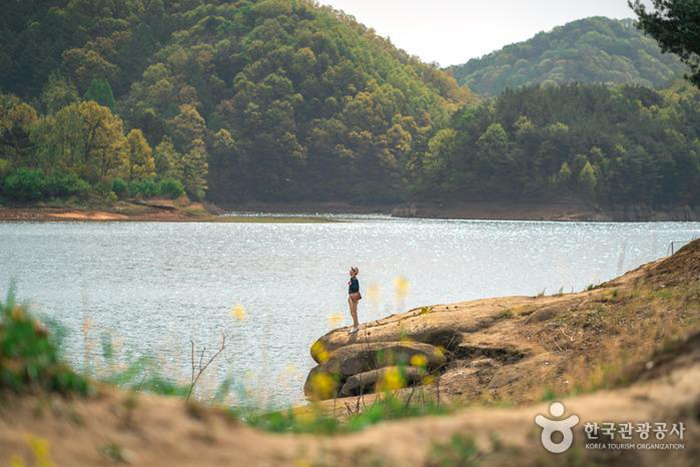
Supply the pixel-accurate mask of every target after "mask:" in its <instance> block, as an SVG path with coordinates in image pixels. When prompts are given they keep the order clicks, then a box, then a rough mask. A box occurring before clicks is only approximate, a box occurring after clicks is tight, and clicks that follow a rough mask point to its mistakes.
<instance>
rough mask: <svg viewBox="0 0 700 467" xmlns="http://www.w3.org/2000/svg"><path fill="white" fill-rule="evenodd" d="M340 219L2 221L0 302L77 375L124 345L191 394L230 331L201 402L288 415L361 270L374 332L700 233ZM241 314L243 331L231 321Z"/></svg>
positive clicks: (604, 271) (531, 289)
mask: <svg viewBox="0 0 700 467" xmlns="http://www.w3.org/2000/svg"><path fill="white" fill-rule="evenodd" d="M339 218H341V219H342V220H344V221H345V222H338V223H324V224H263V223H243V224H223V223H222V224H216V223H136V222H133V223H132V222H125V223H79V222H75V223H73V222H62V223H0V292H1V293H2V294H3V297H4V294H5V293H6V289H7V288H8V286H9V284H10V283H11V281H14V282H15V283H16V286H17V290H18V295H19V296H20V297H21V298H27V299H31V301H32V303H33V305H34V307H35V309H37V311H38V312H40V313H42V314H45V315H51V316H53V317H55V318H58V320H60V321H61V322H62V323H63V324H64V325H65V326H66V327H67V328H68V330H69V332H70V334H69V337H68V339H67V354H68V358H69V359H70V360H71V361H72V362H73V363H74V364H75V365H77V366H80V365H83V364H85V362H86V361H90V359H91V356H94V355H96V354H97V355H99V354H100V351H99V343H100V338H101V336H105V335H112V336H113V338H114V343H115V349H116V354H117V356H118V359H117V360H118V361H126V360H131V361H133V359H134V358H136V357H137V356H139V355H142V354H148V355H154V356H156V357H158V359H159V361H160V362H161V363H160V364H161V366H162V369H163V371H164V372H166V373H168V374H169V376H171V377H173V378H174V379H179V380H181V381H187V380H188V379H189V377H190V375H189V373H190V371H191V369H190V362H191V357H190V354H191V347H190V346H191V344H190V339H192V340H194V341H195V342H196V345H197V349H200V348H201V347H202V346H206V347H207V354H209V352H210V351H212V350H213V349H215V348H216V346H217V345H218V341H219V339H220V337H219V333H220V332H221V331H222V330H223V331H225V332H226V333H227V335H228V338H229V346H228V348H227V349H226V351H225V352H224V354H223V357H222V358H221V359H220V360H218V361H217V362H215V363H216V364H215V365H214V366H213V367H212V370H211V371H210V372H208V374H207V375H206V378H204V380H203V383H202V388H203V389H206V388H207V387H213V386H214V385H215V383H216V381H221V380H223V379H224V378H225V377H226V376H227V375H228V376H231V377H232V378H233V381H234V386H235V387H236V388H237V394H238V399H236V400H238V401H240V400H241V397H242V396H241V393H242V391H244V390H247V391H248V395H249V397H253V398H254V399H255V400H256V402H257V403H259V404H263V405H265V406H275V407H279V406H280V405H286V404H292V403H295V402H299V401H301V400H303V391H302V386H303V382H304V379H305V377H306V374H307V372H308V370H309V369H310V368H311V367H312V366H313V361H312V360H311V357H310V356H309V346H310V345H311V343H312V342H313V341H314V340H315V339H316V338H317V337H319V336H321V335H322V334H324V333H325V332H327V331H328V330H329V329H331V327H333V326H339V325H348V324H349V323H350V319H349V314H348V313H347V302H346V294H347V270H348V268H349V266H351V265H356V266H358V267H359V268H360V275H359V279H360V283H361V287H362V291H363V295H364V297H365V299H364V300H363V301H362V302H361V304H360V318H361V320H363V321H367V320H374V319H378V318H380V317H383V316H386V315H389V314H392V313H395V312H397V311H402V310H406V309H408V308H412V307H416V306H422V305H432V304H438V303H449V302H456V301H463V300H470V299H476V298H483V297H491V296H501V295H536V294H538V293H539V292H541V291H543V290H546V292H547V293H556V292H557V291H559V290H560V289H561V288H563V289H564V290H565V291H571V290H572V289H573V290H575V291H579V290H581V289H582V288H584V287H585V286H587V285H588V284H591V283H598V282H601V281H604V280H607V279H610V278H612V277H614V276H617V275H619V274H620V273H622V272H624V271H627V270H630V269H633V268H636V267H637V266H639V265H641V264H643V263H645V262H648V261H651V260H654V259H657V258H660V257H662V256H665V255H666V254H667V252H668V247H669V243H670V242H671V241H679V240H681V241H682V240H689V239H691V238H693V237H695V236H698V235H700V223H626V224H612V223H553V222H508V221H500V222H495V221H456V220H451V221H444V220H410V219H392V218H384V217H363V216H354V217H350V216H345V217H343V216H339ZM397 278H402V279H397ZM397 285H398V286H399V287H398V289H397ZM397 292H398V293H397ZM236 305H241V306H242V307H243V308H244V309H245V319H244V320H242V321H239V320H237V319H235V317H234V316H232V313H231V311H232V308H233V307H235V306H236ZM239 310H240V308H239ZM334 315H339V316H340V317H342V322H340V323H338V321H337V319H338V318H334ZM207 378H209V379H207Z"/></svg>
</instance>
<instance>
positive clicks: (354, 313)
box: [350, 298, 360, 328]
mask: <svg viewBox="0 0 700 467" xmlns="http://www.w3.org/2000/svg"><path fill="white" fill-rule="evenodd" d="M357 302H358V300H353V299H352V298H351V299H350V314H351V315H352V327H354V328H357V327H359V326H360V322H359V321H358V320H357Z"/></svg>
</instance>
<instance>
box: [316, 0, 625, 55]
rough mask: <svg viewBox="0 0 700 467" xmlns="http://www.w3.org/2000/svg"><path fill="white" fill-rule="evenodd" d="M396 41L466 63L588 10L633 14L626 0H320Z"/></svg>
mask: <svg viewBox="0 0 700 467" xmlns="http://www.w3.org/2000/svg"><path fill="white" fill-rule="evenodd" d="M319 2H320V3H322V4H326V5H331V6H333V7H334V8H336V9H339V10H343V11H345V12H346V13H348V14H351V15H353V16H354V17H355V18H357V20H358V21H360V22H361V23H363V24H365V25H366V26H368V27H371V28H374V29H375V31H377V33H378V34H380V35H382V36H388V37H390V38H391V41H392V42H393V43H394V44H395V45H396V46H398V47H400V48H402V49H404V50H406V51H407V52H409V53H410V54H412V55H417V56H419V57H420V58H422V59H423V60H424V61H428V62H438V63H440V65H443V66H446V65H454V64H459V63H464V62H466V61H467V60H468V59H470V58H474V57H480V56H481V55H484V54H486V53H489V52H492V51H494V50H496V49H500V48H501V47H503V46H504V45H507V44H512V43H513V42H519V41H522V40H525V39H528V38H530V37H531V36H533V35H535V34H536V33H538V32H540V31H548V30H550V29H552V28H553V27H555V26H559V25H562V24H564V23H567V22H569V21H572V20H575V19H579V18H586V17H589V16H608V17H611V18H631V17H633V13H632V11H631V10H630V9H629V7H628V6H627V0H319Z"/></svg>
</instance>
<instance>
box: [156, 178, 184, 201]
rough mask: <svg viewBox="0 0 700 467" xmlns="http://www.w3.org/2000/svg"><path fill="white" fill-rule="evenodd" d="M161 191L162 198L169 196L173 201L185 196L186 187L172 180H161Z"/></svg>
mask: <svg viewBox="0 0 700 467" xmlns="http://www.w3.org/2000/svg"><path fill="white" fill-rule="evenodd" d="M159 190H160V194H161V195H162V196H167V197H168V198H172V199H175V198H179V197H180V196H182V195H184V194H185V187H184V186H183V185H182V183H181V182H180V181H179V180H175V179H172V178H166V179H164V180H161V182H160V186H159Z"/></svg>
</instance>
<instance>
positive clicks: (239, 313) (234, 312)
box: [231, 304, 246, 321]
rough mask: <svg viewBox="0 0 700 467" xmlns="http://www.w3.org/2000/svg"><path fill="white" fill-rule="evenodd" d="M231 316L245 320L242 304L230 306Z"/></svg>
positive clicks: (238, 319)
mask: <svg viewBox="0 0 700 467" xmlns="http://www.w3.org/2000/svg"><path fill="white" fill-rule="evenodd" d="M231 316H232V317H233V319H235V320H237V321H245V316H246V311H245V307H244V306H243V305H240V304H238V305H236V306H234V307H233V308H231Z"/></svg>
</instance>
